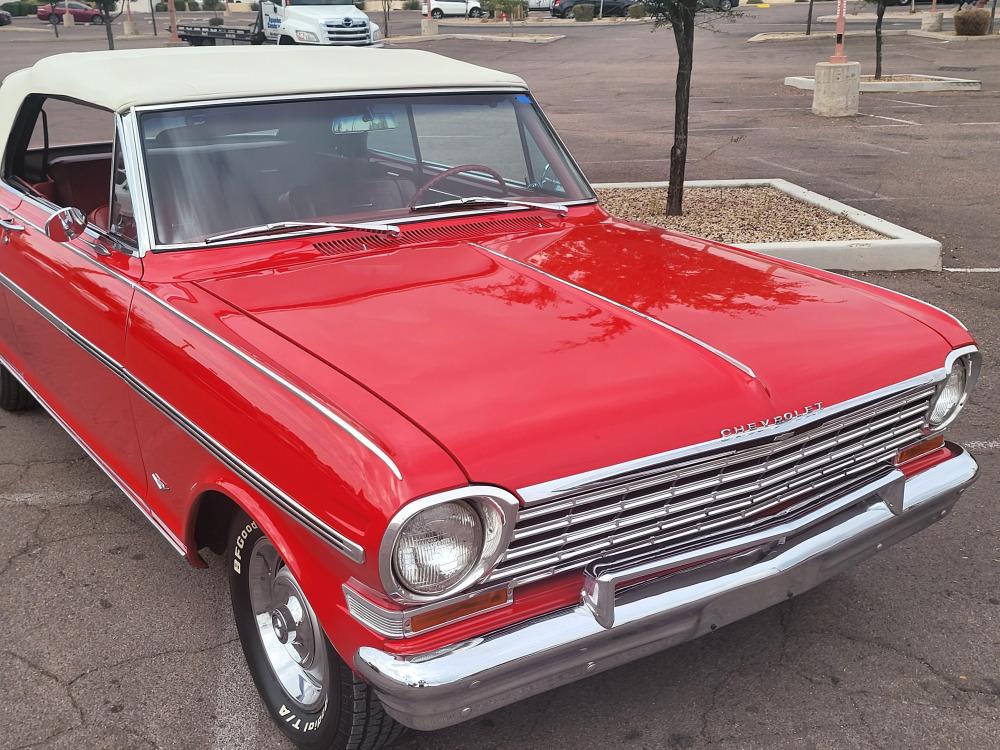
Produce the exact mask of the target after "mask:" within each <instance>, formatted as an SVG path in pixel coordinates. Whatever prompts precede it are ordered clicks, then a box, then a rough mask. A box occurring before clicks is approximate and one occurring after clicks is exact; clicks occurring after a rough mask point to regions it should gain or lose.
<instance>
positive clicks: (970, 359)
mask: <svg viewBox="0 0 1000 750" xmlns="http://www.w3.org/2000/svg"><path fill="white" fill-rule="evenodd" d="M981 366H982V356H981V355H980V354H979V350H978V349H977V348H976V347H974V346H967V347H963V348H961V349H956V350H954V351H953V352H951V353H950V354H949V355H948V358H947V359H946V360H945V364H944V368H943V371H944V377H943V378H942V379H941V381H940V382H939V383H938V384H937V388H936V389H935V390H934V395H933V397H932V398H931V403H930V407H929V408H928V409H927V414H926V416H925V418H924V423H925V425H926V430H927V432H928V434H937V433H939V432H941V431H943V430H945V429H947V428H948V427H949V426H950V425H951V424H952V423H953V422H954V421H955V420H956V419H958V415H959V414H961V413H962V409H963V408H965V404H966V403H967V402H968V400H969V394H970V393H971V392H972V389H973V387H974V386H975V384H976V380H978V379H979V370H980V368H981ZM958 367H960V368H963V370H964V377H965V383H964V388H963V390H962V395H961V397H960V398H959V399H958V401H957V402H955V405H954V406H953V407H952V408H951V410H950V411H949V412H948V414H947V415H946V416H945V418H944V419H942V420H941V421H940V422H937V423H935V422H933V421H931V415H932V414H933V412H934V409H935V407H936V406H937V402H938V399H939V398H940V397H941V394H942V392H943V391H944V388H945V386H946V385H947V383H948V380H949V379H950V377H951V374H952V372H953V371H954V370H955V368H958Z"/></svg>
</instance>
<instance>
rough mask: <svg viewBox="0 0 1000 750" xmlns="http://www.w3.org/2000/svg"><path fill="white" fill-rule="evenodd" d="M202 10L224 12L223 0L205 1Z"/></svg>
mask: <svg viewBox="0 0 1000 750" xmlns="http://www.w3.org/2000/svg"><path fill="white" fill-rule="evenodd" d="M201 9H202V10H222V0H204V2H202V4H201Z"/></svg>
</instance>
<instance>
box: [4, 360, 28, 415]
mask: <svg viewBox="0 0 1000 750" xmlns="http://www.w3.org/2000/svg"><path fill="white" fill-rule="evenodd" d="M35 404H36V401H35V399H34V398H33V397H32V395H31V394H30V393H28V390H27V389H26V388H25V387H24V386H23V385H21V381H20V380H18V379H17V378H15V377H14V376H13V375H12V374H11V373H10V371H9V370H7V368H5V367H4V366H3V365H0V409H3V410H4V411H25V410H26V409H30V408H32V407H33V406H35Z"/></svg>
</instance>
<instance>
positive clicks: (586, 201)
mask: <svg viewBox="0 0 1000 750" xmlns="http://www.w3.org/2000/svg"><path fill="white" fill-rule="evenodd" d="M597 202H598V201H597V198H581V199H580V200H576V201H562V202H560V203H559V204H551V205H552V206H555V205H559V206H565V207H571V206H586V205H594V204H596V203H597ZM537 210H539V209H536V208H529V207H527V206H497V207H492V208H490V207H483V208H477V209H470V210H468V211H446V212H443V213H439V214H427V215H426V216H398V217H391V218H389V219H386V222H388V223H391V224H392V225H393V226H396V225H399V226H408V225H410V224H421V223H424V222H428V221H437V220H439V219H460V218H467V217H470V216H484V215H488V214H499V213H510V212H511V211H537ZM369 223H371V222H369ZM330 233H331V231H330V229H327V228H324V227H319V228H315V229H301V230H297V231H290V232H284V233H281V234H269V235H267V236H264V237H243V238H242V239H236V240H228V241H227V240H223V241H219V242H213V243H212V244H211V245H205V243H204V241H199V242H184V243H179V244H174V245H158V244H154V245H152V246H151V247H150V250H152V251H153V252H171V251H175V250H209V249H211V248H216V247H229V246H232V245H245V244H247V242H251V241H252V242H272V241H274V240H285V239H294V238H296V237H312V236H316V235H321V234H330Z"/></svg>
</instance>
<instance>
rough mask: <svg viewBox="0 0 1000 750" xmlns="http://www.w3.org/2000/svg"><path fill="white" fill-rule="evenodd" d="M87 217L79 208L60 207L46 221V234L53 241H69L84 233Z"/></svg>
mask: <svg viewBox="0 0 1000 750" xmlns="http://www.w3.org/2000/svg"><path fill="white" fill-rule="evenodd" d="M86 228H87V217H86V216H84V214H83V211H81V210H80V209H79V208H72V207H70V208H60V209H59V210H58V211H56V212H55V213H54V214H52V215H51V216H50V217H49V218H48V220H47V221H46V222H45V236H46V237H48V238H49V239H50V240H52V241H53V242H68V241H69V240H71V239H73V238H74V237H79V236H80V235H81V234H83V230H84V229H86Z"/></svg>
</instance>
